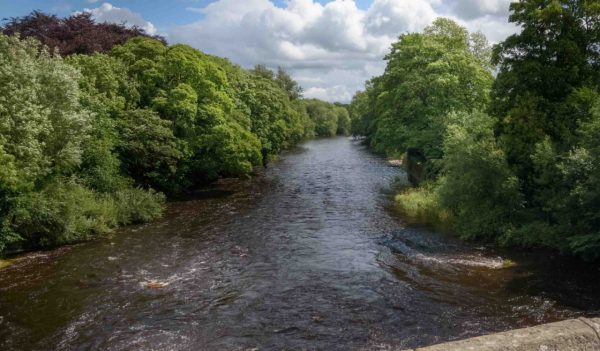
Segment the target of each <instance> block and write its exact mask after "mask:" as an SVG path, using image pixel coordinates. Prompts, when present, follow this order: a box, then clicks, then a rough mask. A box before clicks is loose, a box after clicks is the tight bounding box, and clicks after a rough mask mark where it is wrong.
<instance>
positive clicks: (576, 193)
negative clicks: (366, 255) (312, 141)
mask: <svg viewBox="0 0 600 351" xmlns="http://www.w3.org/2000/svg"><path fill="white" fill-rule="evenodd" d="M510 10H511V15H510V18H509V21H510V22H512V23H515V24H517V25H519V26H520V27H521V29H522V31H521V32H520V33H518V34H514V35H512V36H510V37H508V38H507V39H506V40H504V41H503V42H501V43H499V44H497V45H495V46H494V47H493V48H492V47H490V46H489V45H488V43H487V41H486V39H485V37H484V36H483V35H482V34H480V33H471V34H469V33H468V32H467V30H466V29H465V28H462V27H460V26H459V25H457V24H456V23H454V22H452V21H451V20H448V19H438V20H437V21H436V22H435V23H433V24H432V25H431V26H429V27H428V28H426V29H425V30H424V31H423V32H421V33H409V34H403V35H401V36H400V38H399V40H398V41H397V42H396V43H394V44H393V47H392V50H391V52H390V53H389V55H388V56H387V57H386V60H387V67H386V69H385V72H384V73H383V74H382V75H381V76H379V77H375V78H373V79H372V80H370V81H369V82H368V84H367V88H366V90H365V91H363V92H359V93H357V94H356V95H355V96H354V98H353V100H352V104H351V106H350V111H351V118H352V132H353V134H356V135H364V136H366V138H367V140H368V142H369V143H370V145H371V146H372V147H373V148H374V149H375V150H377V151H380V152H384V153H388V154H391V155H395V154H399V153H402V152H405V151H409V150H412V151H413V152H415V151H416V152H417V153H418V154H420V155H422V156H423V158H424V159H426V162H425V177H424V178H425V179H424V181H422V182H420V185H419V186H417V187H415V188H411V189H407V190H406V191H404V192H402V193H401V194H399V195H398V196H397V202H398V204H399V207H400V208H401V209H402V210H403V211H404V212H405V214H406V215H407V216H408V217H409V218H412V219H413V220H414V221H416V222H419V223H423V224H430V225H435V226H441V227H444V228H448V229H450V230H451V231H453V232H456V233H458V234H459V235H460V236H461V237H462V238H466V239H483V240H494V241H497V242H499V243H501V244H504V245H521V246H526V247H549V248H552V249H557V250H560V251H561V252H563V253H567V254H572V255H577V256H579V257H581V258H583V259H585V260H588V261H598V260H599V259H600V95H599V90H598V88H599V85H600V2H598V1H588V0H522V1H518V2H513V3H512V4H511V5H510ZM493 72H495V73H496V74H495V76H494V74H493Z"/></svg>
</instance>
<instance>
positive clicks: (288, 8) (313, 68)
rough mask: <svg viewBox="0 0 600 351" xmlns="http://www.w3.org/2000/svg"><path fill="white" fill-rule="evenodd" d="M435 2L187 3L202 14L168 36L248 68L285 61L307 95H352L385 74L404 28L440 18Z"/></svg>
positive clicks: (225, 0)
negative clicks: (386, 63)
mask: <svg viewBox="0 0 600 351" xmlns="http://www.w3.org/2000/svg"><path fill="white" fill-rule="evenodd" d="M434 3H435V1H428V0H374V2H373V4H372V5H371V6H370V8H369V9H368V10H366V11H365V10H361V9H359V8H358V7H357V6H356V4H355V2H354V1H348V0H333V1H330V2H328V3H327V4H325V5H322V4H320V3H318V2H316V1H314V0H289V1H287V3H286V4H285V5H284V7H283V8H281V7H277V6H275V5H274V4H273V2H271V1H269V0H218V1H215V2H213V3H211V4H210V5H208V6H206V7H204V8H188V9H189V10H191V11H194V12H198V13H201V14H202V15H203V18H202V19H201V20H199V21H196V22H194V23H191V24H188V25H183V26H177V27H174V28H171V30H170V32H169V40H170V41H172V42H184V43H187V44H190V45H192V46H194V47H196V48H198V49H200V50H202V51H206V52H208V53H211V54H215V55H219V56H226V57H228V58H230V59H231V60H232V61H233V62H236V63H239V64H241V65H243V66H246V67H249V66H252V65H255V64H258V63H261V64H266V65H267V66H271V67H276V66H279V65H281V66H283V67H284V68H286V69H287V70H289V71H290V72H291V73H292V74H293V75H294V77H296V78H297V79H298V80H299V82H300V83H301V84H303V86H304V88H305V95H306V96H308V97H326V98H327V100H331V101H349V99H350V98H351V97H352V95H353V94H354V92H355V91H356V90H358V89H361V88H362V86H363V83H364V81H365V80H367V79H369V78H370V77H371V76H372V75H373V74H380V73H381V72H382V70H383V67H384V65H383V64H382V63H381V62H382V58H383V56H384V55H385V53H386V52H387V51H388V50H389V47H390V45H391V43H392V42H393V41H394V40H395V39H396V38H397V36H398V35H399V34H400V33H402V32H407V31H416V30H421V29H423V28H424V27H425V26H426V25H428V24H429V23H431V21H432V20H433V19H435V17H436V13H435V11H434V10H433V8H432V4H434ZM367 67H369V68H370V70H368V69H367ZM373 67H377V69H376V70H373ZM324 76H326V77H327V80H325V79H324V78H323V77H324ZM298 77H303V78H304V79H299V78H298ZM306 78H308V79H306ZM317 78H319V79H321V81H320V82H316V81H315V79H317Z"/></svg>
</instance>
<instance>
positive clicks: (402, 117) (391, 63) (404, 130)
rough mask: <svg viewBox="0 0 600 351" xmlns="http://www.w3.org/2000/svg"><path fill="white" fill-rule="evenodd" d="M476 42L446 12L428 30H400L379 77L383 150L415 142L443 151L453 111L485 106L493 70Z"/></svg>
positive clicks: (432, 153)
mask: <svg viewBox="0 0 600 351" xmlns="http://www.w3.org/2000/svg"><path fill="white" fill-rule="evenodd" d="M480 42H481V41H478V44H480ZM474 46H477V47H479V46H478V45H474V44H473V43H471V42H470V40H469V33H468V32H467V31H466V29H464V28H462V27H460V26H459V25H457V24H456V23H454V22H452V21H451V20H448V19H444V18H441V19H438V20H436V21H435V22H434V23H433V24H432V25H431V26H429V27H427V28H426V29H425V31H424V33H411V34H403V35H401V36H400V39H399V41H398V42H396V43H394V44H393V45H392V50H391V53H390V54H389V55H388V56H387V57H386V59H387V60H388V65H387V67H386V70H385V73H384V74H383V75H382V76H381V77H378V78H377V79H374V80H373V85H374V88H373V91H374V92H377V95H376V97H375V99H376V100H375V103H374V104H373V105H374V106H375V111H374V113H372V115H373V116H377V117H376V118H377V122H376V123H377V127H376V130H375V131H374V135H373V137H372V144H373V145H374V146H375V148H376V149H377V150H380V151H388V152H390V151H391V152H394V151H405V150H407V149H409V148H413V149H417V150H420V151H421V152H422V153H423V154H424V155H425V156H426V157H427V158H428V159H440V158H441V157H442V156H443V150H442V142H441V141H442V140H443V135H444V133H445V130H446V126H447V118H446V116H447V115H448V113H450V112H452V111H472V110H475V109H482V108H484V107H485V106H486V103H487V102H488V92H489V89H490V86H491V84H492V75H491V73H490V72H489V70H488V69H487V67H488V66H486V65H484V64H483V63H482V62H481V58H480V57H478V56H476V55H475V53H473V52H472V51H471V48H472V47H474ZM481 50H483V49H482V48H478V51H481Z"/></svg>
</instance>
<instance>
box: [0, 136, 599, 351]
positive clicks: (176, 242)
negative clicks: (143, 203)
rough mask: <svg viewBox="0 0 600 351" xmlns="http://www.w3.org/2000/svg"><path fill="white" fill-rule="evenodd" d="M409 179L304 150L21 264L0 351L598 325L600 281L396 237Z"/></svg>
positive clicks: (2, 279)
mask: <svg viewBox="0 0 600 351" xmlns="http://www.w3.org/2000/svg"><path fill="white" fill-rule="evenodd" d="M404 177H405V175H404V174H403V172H402V171H401V170H400V169H399V168H395V167H392V166H390V165H388V164H387V163H386V162H385V160H383V159H381V158H380V157H378V156H375V155H373V154H371V153H369V152H368V151H367V150H366V149H365V147H363V146H361V145H360V143H359V142H357V141H353V140H351V139H348V138H332V139H323V140H314V141H310V142H308V143H305V144H303V145H302V146H301V147H299V148H297V149H296V150H294V151H292V152H289V153H287V154H285V155H284V156H282V158H281V159H280V160H279V161H277V162H275V163H273V164H272V165H270V166H269V168H268V169H267V170H266V171H265V174H263V175H260V176H258V177H254V179H248V180H229V181H223V182H220V183H218V184H215V185H214V186H212V187H211V188H209V189H206V190H204V191H201V192H199V193H198V194H196V195H195V196H194V197H193V198H189V199H184V200H180V201H176V202H173V203H171V204H170V206H169V210H168V213H167V215H166V216H165V218H164V219H163V220H160V221H157V222H155V223H151V224H147V225H143V226H134V227H129V228H125V229H122V230H119V231H118V232H116V233H114V235H112V236H111V237H110V238H106V239H101V240H97V241H94V242H89V243H85V244H79V245H74V246H70V247H65V248H62V249H59V250H54V251H48V252H38V253H35V254H30V255H27V256H25V257H22V258H20V259H17V260H16V262H15V263H14V264H13V265H12V266H10V267H8V268H5V269H3V270H0V349H1V350H4V351H6V350H54V349H58V350H284V349H286V350H387V349H402V348H405V347H415V346H423V345H429V344H432V343H437V342H441V341H447V340H453V339H458V338H465V337H469V336H475V335H481V334H484V333H488V332H493V331H501V330H506V329H510V328H516V327H521V326H528V325H534V324H538V323H543V322H550V321H555V320H560V319H565V318H571V317H575V316H580V315H594V314H596V313H600V301H598V300H599V299H598V298H597V297H598V294H597V292H598V291H600V290H598V288H599V287H600V282H599V281H600V279H598V278H599V277H600V272H599V271H598V270H597V269H596V268H593V267H586V266H582V265H577V264H576V263H573V262H565V260H564V259H560V258H556V257H552V256H551V255H549V254H544V253H524V254H520V255H516V256H515V255H512V256H506V253H503V252H500V251H492V250H491V249H488V248H482V247H477V245H472V244H466V243H464V242H460V241H458V240H455V239H453V238H452V237H450V236H448V235H443V234H439V233H434V232H432V231H428V230H426V229H416V228H409V227H407V226H405V225H404V224H403V221H402V219H401V218H399V216H398V215H397V214H396V213H395V211H394V206H393V202H392V195H393V184H397V183H398V182H402V180H401V179H403V178H404ZM506 258H511V259H512V260H514V261H515V262H516V263H517V264H516V266H512V267H504V266H505V265H504V262H505V261H504V260H505V259H506Z"/></svg>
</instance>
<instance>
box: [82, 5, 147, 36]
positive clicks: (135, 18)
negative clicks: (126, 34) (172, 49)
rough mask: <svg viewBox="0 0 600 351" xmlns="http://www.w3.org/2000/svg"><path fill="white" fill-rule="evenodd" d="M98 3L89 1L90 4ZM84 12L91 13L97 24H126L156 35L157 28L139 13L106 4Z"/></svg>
mask: <svg viewBox="0 0 600 351" xmlns="http://www.w3.org/2000/svg"><path fill="white" fill-rule="evenodd" d="M97 1H98V0H88V2H89V3H95V2H97ZM83 11H84V12H89V13H91V14H92V17H93V18H94V20H95V21H97V22H109V23H124V24H125V25H127V26H138V27H140V28H142V29H143V30H145V31H146V33H148V34H150V35H154V34H156V27H154V25H153V24H152V23H151V22H148V21H146V20H145V19H144V18H143V17H142V16H141V15H140V14H139V13H135V12H133V11H131V10H129V9H127V8H122V7H116V6H113V5H112V4H110V3H107V2H105V3H103V4H102V5H100V7H97V8H93V9H84V10H83Z"/></svg>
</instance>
